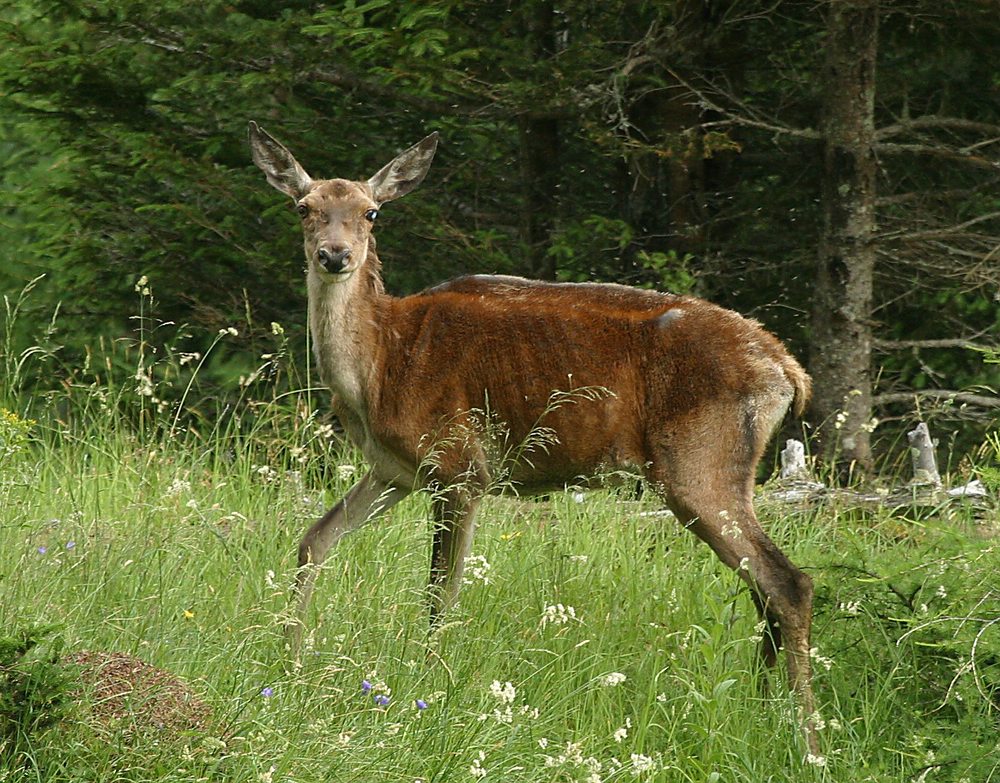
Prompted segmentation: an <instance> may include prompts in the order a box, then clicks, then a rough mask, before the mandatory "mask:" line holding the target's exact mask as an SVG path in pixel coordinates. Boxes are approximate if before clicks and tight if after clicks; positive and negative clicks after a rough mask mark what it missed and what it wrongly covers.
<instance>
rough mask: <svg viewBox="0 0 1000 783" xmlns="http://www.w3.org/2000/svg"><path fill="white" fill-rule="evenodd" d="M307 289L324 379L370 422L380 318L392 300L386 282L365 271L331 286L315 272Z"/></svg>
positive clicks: (321, 372) (308, 282)
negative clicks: (384, 284)
mask: <svg viewBox="0 0 1000 783" xmlns="http://www.w3.org/2000/svg"><path fill="white" fill-rule="evenodd" d="M307 286H308V291H309V328H310V331H311V332H312V346H313V353H314V355H315V357H316V363H317V365H318V366H319V372H320V378H322V380H323V383H324V384H326V385H327V386H328V387H329V388H330V390H331V391H333V392H334V394H336V395H337V397H338V398H339V400H340V402H341V403H342V404H344V405H347V406H349V407H350V408H351V409H352V410H353V411H354V412H355V413H357V414H358V415H360V416H362V418H366V416H365V413H366V411H367V401H368V399H369V393H370V391H371V389H370V385H371V383H372V382H373V381H374V378H375V375H374V373H375V369H376V366H377V357H378V352H379V323H380V320H381V318H380V313H381V311H382V309H383V307H384V304H385V302H384V300H386V299H388V298H389V297H388V295H387V294H386V293H385V292H384V289H383V288H382V281H381V278H380V277H379V276H378V274H377V271H368V270H367V269H360V270H358V271H357V272H356V273H355V274H353V275H351V276H350V277H349V278H348V279H346V280H343V281H330V280H329V279H324V277H323V276H321V275H320V274H319V273H318V272H316V271H314V270H313V269H310V270H309V273H308V277H307Z"/></svg>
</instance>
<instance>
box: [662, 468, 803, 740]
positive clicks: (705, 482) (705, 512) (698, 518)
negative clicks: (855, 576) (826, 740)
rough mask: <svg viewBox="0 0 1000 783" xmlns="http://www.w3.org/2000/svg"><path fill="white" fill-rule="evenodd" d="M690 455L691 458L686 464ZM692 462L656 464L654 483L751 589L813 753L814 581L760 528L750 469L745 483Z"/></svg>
mask: <svg viewBox="0 0 1000 783" xmlns="http://www.w3.org/2000/svg"><path fill="white" fill-rule="evenodd" d="M691 456H692V454H691V453H690V452H689V453H688V457H689V459H690V458H691ZM703 456H705V455H703ZM730 456H731V455H730ZM706 459H707V460H709V459H711V458H710V457H707V456H706ZM690 462H691V467H690V469H687V470H686V469H685V468H684V466H683V465H681V466H678V465H677V464H676V463H675V464H674V465H672V466H670V467H669V468H667V467H663V468H660V467H659V466H657V464H656V463H654V464H653V466H651V469H650V475H649V478H650V480H651V481H652V483H653V485H654V486H656V487H658V489H659V491H660V492H661V494H662V495H663V496H664V498H665V500H666V502H667V505H668V506H669V507H670V508H671V510H672V511H673V512H674V513H675V514H676V515H677V517H678V518H679V519H680V520H681V522H682V523H683V524H684V526H685V527H687V528H688V529H689V530H691V532H693V533H694V534H695V535H696V536H698V538H700V539H701V540H702V541H704V542H705V543H707V544H708V545H709V546H710V547H711V548H712V550H713V551H714V552H715V553H716V554H717V555H718V556H719V559H720V560H722V562H723V563H725V564H726V565H727V566H729V567H730V568H732V569H734V570H735V571H736V572H737V574H738V575H739V577H740V578H741V579H742V580H743V581H744V582H746V583H747V585H748V586H749V588H750V592H751V595H752V596H753V599H754V604H755V606H756V607H757V610H758V612H759V613H760V614H761V615H762V617H763V619H764V621H765V623H766V624H767V628H766V630H767V631H769V633H767V634H765V636H764V639H763V642H762V645H761V657H762V660H763V662H764V663H765V664H767V665H769V666H770V665H773V664H774V663H775V661H776V657H777V656H776V652H777V649H778V648H779V647H781V648H783V649H784V651H785V657H786V662H787V667H788V680H789V685H790V687H791V689H792V690H793V691H794V692H795V693H796V695H797V697H798V701H799V708H800V710H801V711H802V713H803V717H804V729H805V735H806V740H807V742H808V745H809V748H810V750H811V751H816V748H817V744H816V736H815V731H814V729H813V724H812V719H811V716H812V714H813V712H814V711H815V703H814V700H813V694H812V676H811V668H810V657H809V650H810V627H811V624H812V597H813V588H812V580H811V579H810V578H809V576H808V575H806V574H804V573H803V572H802V571H800V570H799V569H798V568H796V567H795V566H794V565H793V564H792V562H791V561H790V560H789V559H788V558H787V557H786V556H785V555H784V553H783V552H781V550H780V549H778V547H777V546H775V544H774V543H773V542H772V541H771V539H770V538H768V536H767V534H766V533H765V532H764V531H763V529H762V528H761V527H760V524H759V523H758V522H757V518H756V515H755V514H754V510H753V504H752V502H751V498H752V483H751V478H750V477H751V476H752V471H750V470H749V469H748V470H747V471H746V472H745V473H746V475H745V476H742V477H741V476H739V475H737V474H738V473H739V472H740V471H738V470H736V469H735V468H734V466H733V465H732V464H729V465H725V466H715V465H713V464H712V463H711V462H710V461H699V460H694V459H690ZM715 468H717V469H715Z"/></svg>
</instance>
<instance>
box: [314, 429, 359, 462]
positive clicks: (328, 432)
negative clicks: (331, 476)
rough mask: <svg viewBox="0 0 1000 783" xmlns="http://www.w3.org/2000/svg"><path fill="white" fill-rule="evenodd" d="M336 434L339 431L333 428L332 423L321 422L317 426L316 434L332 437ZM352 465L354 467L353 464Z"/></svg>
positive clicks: (322, 436)
mask: <svg viewBox="0 0 1000 783" xmlns="http://www.w3.org/2000/svg"><path fill="white" fill-rule="evenodd" d="M336 434H337V433H336V431H335V430H334V429H333V425H332V424H320V425H318V426H317V427H316V435H318V436H319V437H321V438H332V437H333V436H334V435H336ZM351 467H353V465H352V466H351ZM338 469H339V466H338Z"/></svg>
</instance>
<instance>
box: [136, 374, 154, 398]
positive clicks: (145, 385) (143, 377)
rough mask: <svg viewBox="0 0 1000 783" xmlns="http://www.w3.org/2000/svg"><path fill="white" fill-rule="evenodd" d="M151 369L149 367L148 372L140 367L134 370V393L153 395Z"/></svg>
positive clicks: (145, 395) (144, 395) (143, 395)
mask: <svg viewBox="0 0 1000 783" xmlns="http://www.w3.org/2000/svg"><path fill="white" fill-rule="evenodd" d="M152 374H153V371H152V369H150V370H149V371H148V372H147V371H146V370H144V369H143V368H142V367H140V368H139V369H138V370H136V371H135V393H136V394H138V395H139V396H141V397H152V396H153V391H154V389H153V379H152Z"/></svg>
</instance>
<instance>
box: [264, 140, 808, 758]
mask: <svg viewBox="0 0 1000 783" xmlns="http://www.w3.org/2000/svg"><path fill="white" fill-rule="evenodd" d="M249 133H250V146H251V149H252V151H253V159H254V162H255V163H256V164H257V166H259V167H260V168H261V169H262V170H263V171H264V173H265V174H266V175H267V180H268V182H270V183H271V185H273V186H274V187H275V188H277V189H278V190H280V191H281V192H283V193H285V194H286V195H288V196H290V197H291V198H292V199H294V201H295V206H296V209H297V210H298V213H299V215H300V216H301V218H302V230H303V233H304V235H305V254H306V261H307V264H308V272H307V281H308V295H309V326H310V329H311V333H312V343H313V349H314V352H315V355H316V361H317V363H318V365H319V371H320V375H321V377H322V379H323V382H324V383H325V384H326V385H327V386H329V388H330V390H331V391H332V392H333V409H334V412H335V413H336V415H337V417H338V418H339V419H340V421H341V423H342V424H343V426H344V429H345V430H346V432H347V434H348V435H349V436H350V438H351V440H352V441H353V442H354V443H355V444H356V445H357V446H358V448H360V449H361V452H362V453H363V454H364V457H365V459H366V460H367V461H368V463H369V464H370V465H371V469H370V470H369V472H368V473H367V474H366V475H365V476H364V478H362V479H361V480H360V481H359V482H358V483H357V484H356V485H355V486H354V487H353V488H352V489H351V490H350V491H349V492H348V493H347V495H346V496H345V497H344V498H343V500H341V501H340V502H339V503H338V504H337V505H336V506H334V507H333V508H332V509H331V510H330V511H328V512H327V513H326V515H325V516H323V518H322V519H320V520H319V521H318V522H316V524H314V525H313V526H312V528H310V530H309V531H308V532H307V533H306V535H305V537H304V538H303V539H302V543H301V546H300V547H299V565H300V568H299V571H298V584H297V591H298V594H299V612H300V614H299V617H300V620H301V617H302V613H304V611H305V608H306V605H307V603H308V601H309V597H310V594H311V592H312V588H313V580H314V578H315V571H316V569H315V566H318V565H319V564H321V563H322V562H323V560H324V558H325V557H326V555H327V552H328V550H329V549H330V547H331V546H332V545H333V544H335V543H336V542H337V541H338V540H339V539H340V538H341V536H343V535H344V534H345V533H347V532H348V531H350V530H353V529H355V528H357V527H359V526H360V525H362V524H364V523H366V522H368V521H370V520H372V519H374V518H375V517H377V516H379V515H380V514H382V513H383V512H385V511H386V510H387V509H389V508H390V507H391V506H393V505H394V504H396V503H398V502H399V501H400V500H401V499H402V498H404V497H405V496H406V495H408V494H409V493H410V492H411V491H413V490H414V489H415V488H420V487H423V488H429V489H432V490H433V491H432V498H433V501H432V502H433V512H434V522H435V526H434V534H433V551H432V555H431V568H430V591H431V601H432V612H433V613H434V614H437V613H439V612H441V611H443V610H444V609H445V608H447V606H448V605H449V604H450V603H451V602H452V601H453V600H454V599H455V597H456V594H457V592H458V588H459V585H461V583H462V569H463V565H464V561H465V558H466V557H467V556H468V555H469V552H470V547H471V545H472V535H473V528H474V519H475V514H476V508H477V507H478V505H479V502H480V499H481V498H482V496H483V495H484V494H486V493H488V492H493V491H497V490H498V489H499V488H501V487H503V486H508V487H513V488H514V489H515V490H516V491H517V492H518V493H524V494H527V493H538V492H546V491H551V490H553V489H557V488H561V487H564V486H565V485H567V484H578V483H580V482H581V481H582V480H585V479H586V478H587V477H595V476H597V475H599V474H602V473H604V474H606V473H608V472H611V471H615V470H629V471H638V472H639V473H641V474H642V475H643V476H644V477H645V479H646V481H647V482H648V483H649V485H650V486H651V487H652V488H653V489H654V490H655V491H656V492H657V493H658V495H659V496H660V497H661V498H662V499H663V502H664V503H665V504H666V505H667V506H668V507H669V508H670V509H671V510H672V511H673V512H674V513H675V514H676V515H677V517H678V519H679V520H680V521H681V523H682V524H683V525H684V526H685V527H686V528H688V529H689V530H691V531H692V532H693V533H694V534H695V535H697V536H698V537H699V538H700V539H702V540H703V541H705V542H706V543H707V544H708V545H709V546H710V547H711V548H712V549H713V550H714V551H715V553H716V554H717V555H718V556H719V558H720V559H721V560H722V561H723V562H724V563H725V564H726V565H727V566H729V567H730V568H732V569H735V570H736V572H737V573H738V574H739V576H740V578H742V579H743V580H744V581H745V582H746V583H747V585H749V588H750V594H751V596H752V597H753V600H754V603H755V605H756V607H757V610H758V612H759V613H760V615H761V616H762V618H763V619H764V620H765V621H766V623H767V627H768V631H769V632H768V633H766V634H765V635H764V641H763V644H762V656H763V659H764V661H765V663H766V664H767V665H769V666H770V665H773V664H774V663H775V659H776V652H777V649H778V648H779V646H782V645H783V646H784V648H785V650H786V658H787V665H788V674H789V679H790V685H791V687H792V689H793V690H794V691H796V692H797V694H798V696H799V701H800V708H801V709H802V711H803V713H804V715H805V716H806V717H805V721H806V733H807V737H808V739H809V745H810V748H812V749H815V734H814V732H813V730H812V720H811V718H810V717H809V716H811V714H812V712H813V698H812V691H811V685H810V661H809V654H810V645H809V629H810V624H811V620H812V582H811V580H810V578H809V577H808V576H807V575H805V574H804V573H802V572H801V571H800V570H799V569H798V568H796V567H795V566H794V565H793V564H792V563H791V562H790V561H789V560H788V558H787V557H785V555H784V554H783V553H782V552H781V551H780V550H779V549H778V548H777V547H776V546H775V545H774V544H773V543H772V542H771V540H770V539H769V538H768V536H767V535H766V534H765V533H764V531H763V530H762V529H761V527H760V525H759V524H758V522H757V518H756V516H755V514H754V509H753V504H752V494H753V483H754V474H755V470H756V467H757V463H758V461H759V460H760V457H761V454H762V452H763V450H764V448H765V445H766V443H767V441H768V439H769V438H770V436H771V434H772V433H773V432H774V430H775V428H776V427H777V426H778V424H779V422H780V421H781V420H782V418H783V417H784V415H785V413H786V411H787V410H788V408H789V407H790V406H794V409H795V412H796V414H799V413H801V411H802V409H803V407H804V406H805V404H806V401H807V399H808V396H809V389H810V380H809V376H808V375H807V374H806V372H805V371H804V370H803V369H802V367H801V366H800V365H799V364H798V362H796V361H795V359H793V358H792V357H791V356H790V355H789V354H788V352H787V351H786V350H785V349H784V347H783V346H782V345H781V343H780V342H779V341H778V340H777V338H775V337H774V336H773V335H771V334H770V333H769V332H767V331H765V330H764V329H763V328H762V327H761V326H760V325H759V324H758V323H756V322H755V321H751V320H748V319H746V318H743V317H741V316H740V315H738V314H736V313H734V312H732V311H729V310H725V309H722V308H720V307H717V306H715V305H713V304H710V303H708V302H705V301H703V300H700V299H696V298H694V297H690V296H674V295H671V294H664V293H658V292H654V291H644V290H639V289H634V288H629V287H626V286H621V285H611V284H600V283H544V282H535V281H530V280H525V279H522V278H518V277H507V276H492V275H473V276H469V277H460V278H458V279H456V280H452V281H450V282H446V283H444V284H442V285H439V286H436V287H434V288H431V289H429V290H426V291H423V292H421V293H418V294H414V295H412V296H406V297H402V298H397V297H394V296H391V295H389V294H387V293H386V291H385V288H384V287H383V285H382V277H381V263H380V262H379V259H378V257H377V255H376V253H375V240H374V237H373V235H372V228H373V224H374V223H375V221H376V217H377V215H378V212H379V209H380V208H381V207H382V205H383V204H385V203H386V202H388V201H392V200H393V199H397V198H400V197H401V196H404V195H406V194H407V193H409V192H410V191H411V190H413V189H414V188H416V187H417V185H419V184H420V182H421V181H422V180H423V178H424V175H425V174H426V173H427V170H428V168H429V167H430V163H431V159H432V158H433V156H434V151H435V149H436V147H437V134H432V135H430V136H428V137H427V138H425V139H424V140H423V141H421V142H420V143H419V144H416V145H414V146H413V147H411V148H410V149H408V150H406V151H405V152H403V153H401V154H400V155H399V156H398V157H396V158H395V159H394V160H393V161H392V162H390V163H389V164H388V165H386V166H385V167H384V168H382V169H381V170H379V171H378V172H377V173H376V174H375V175H374V176H372V177H371V178H370V179H368V180H366V181H361V182H353V181H350V180H345V179H312V178H311V177H310V176H309V175H308V174H307V173H306V172H305V170H304V169H303V168H302V167H301V166H300V165H299V164H298V162H297V161H296V160H295V158H294V157H292V155H291V153H290V152H289V151H288V150H287V149H286V148H285V147H284V146H282V145H281V144H280V143H279V142H278V141H276V140H275V139H274V138H272V137H271V136H270V135H268V134H267V133H266V132H265V131H264V130H262V129H261V128H260V127H258V126H257V124H256V123H253V122H251V123H250V130H249ZM307 566H311V567H307ZM300 626H301V622H298V623H296V624H295V630H294V631H293V635H297V634H298V633H299V632H300V631H299V630H298V629H299V628H300Z"/></svg>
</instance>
